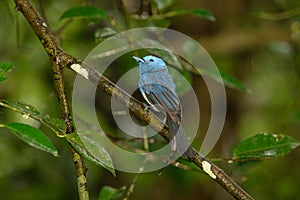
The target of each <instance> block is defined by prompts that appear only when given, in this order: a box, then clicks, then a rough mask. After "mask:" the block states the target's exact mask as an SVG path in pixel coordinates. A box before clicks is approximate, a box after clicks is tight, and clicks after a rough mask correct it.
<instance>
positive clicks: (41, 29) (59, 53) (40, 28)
mask: <svg viewBox="0 0 300 200" xmlns="http://www.w3.org/2000/svg"><path fill="white" fill-rule="evenodd" d="M14 1H15V3H16V6H17V9H18V10H20V11H21V12H22V13H23V15H24V17H25V18H26V19H27V21H28V22H29V24H30V25H31V27H32V29H33V30H34V31H35V33H36V35H37V36H38V38H39V39H40V41H41V43H42V44H43V46H44V49H45V50H46V52H47V53H48V55H49V57H50V60H51V63H52V69H53V77H54V83H55V86H56V90H57V94H58V98H59V103H60V109H61V113H62V118H63V119H64V120H65V122H66V124H67V126H68V130H67V131H68V132H73V131H74V126H73V124H72V119H71V115H70V111H69V109H68V104H67V99H66V96H65V93H64V84H63V76H62V69H63V67H68V68H70V69H72V70H73V71H75V72H76V73H78V74H80V75H81V76H83V77H84V78H85V79H87V80H88V81H90V82H92V83H94V84H95V85H97V87H98V89H100V90H102V91H104V92H105V93H106V94H108V95H110V96H112V97H114V98H116V99H117V100H119V101H120V102H122V103H123V104H124V105H126V106H127V107H128V108H129V109H130V110H131V111H132V112H133V113H135V115H136V116H138V117H139V118H140V119H142V120H143V121H145V122H147V123H150V125H151V126H152V127H153V128H154V129H156V130H158V131H159V134H160V135H161V136H162V137H164V138H165V139H167V140H169V134H168V128H167V127H166V126H165V125H164V124H163V123H162V122H161V121H160V120H159V119H158V118H157V117H156V116H155V115H153V114H152V113H151V112H149V111H148V110H147V109H146V108H145V106H144V105H143V104H142V103H140V102H139V101H137V100H136V99H134V98H132V97H131V96H130V95H129V94H127V93H126V92H125V91H123V90H122V89H121V88H119V87H118V86H116V85H115V84H114V83H112V82H111V81H110V80H108V79H107V78H106V77H104V76H103V75H102V74H100V73H99V72H98V71H96V70H95V69H94V68H92V67H90V66H88V65H86V64H84V63H82V62H81V61H79V60H78V59H76V58H74V57H72V56H70V55H69V54H67V53H65V52H64V51H63V50H62V49H61V48H60V47H59V46H58V45H57V43H56V42H55V38H54V36H53V34H52V33H51V31H50V30H49V28H48V26H47V25H46V24H45V22H44V21H43V19H42V18H41V17H40V16H39V15H38V13H37V12H36V10H35V9H34V8H33V6H32V4H31V3H30V1H29V0H14ZM161 127H163V128H161ZM72 153H73V159H74V161H75V164H76V169H78V173H77V177H78V184H79V187H78V188H79V194H80V197H81V199H84V196H85V195H88V193H87V189H86V179H85V167H84V166H83V164H82V161H81V158H80V157H79V155H78V154H77V153H76V152H75V151H74V150H72ZM193 153H194V157H193V158H191V159H190V160H191V161H192V162H194V163H195V164H196V165H197V166H198V167H199V168H200V169H201V170H202V171H203V172H205V173H206V174H207V175H209V177H210V178H211V179H213V180H214V181H216V182H217V183H218V184H219V185H221V186H222V187H223V188H224V189H225V190H226V191H227V192H228V193H230V194H231V195H232V196H233V197H234V198H236V199H253V198H252V197H251V196H250V195H249V194H247V192H245V191H244V190H243V189H242V188H241V187H240V186H238V185H237V183H236V182H235V181H234V180H233V179H232V178H230V177H229V176H228V175H227V174H226V173H225V172H224V171H223V170H221V169H220V168H219V167H217V166H216V165H215V164H213V163H212V162H210V161H209V160H208V159H206V158H205V157H203V156H202V155H200V154H199V153H198V152H197V151H196V150H194V149H193ZM76 156H78V157H76ZM77 158H78V159H79V160H77ZM79 161H80V162H79ZM77 165H78V166H77ZM80 178H83V179H84V180H83V181H82V180H79V179H80ZM81 183H82V184H83V185H80V184H81ZM81 192H82V194H81Z"/></svg>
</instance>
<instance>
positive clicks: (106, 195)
mask: <svg viewBox="0 0 300 200" xmlns="http://www.w3.org/2000/svg"><path fill="white" fill-rule="evenodd" d="M125 189H126V188H125V186H124V187H121V188H119V189H116V188H113V187H110V186H104V187H102V188H101V191H100V195H99V200H117V199H120V197H121V196H122V195H123V194H124V193H125Z"/></svg>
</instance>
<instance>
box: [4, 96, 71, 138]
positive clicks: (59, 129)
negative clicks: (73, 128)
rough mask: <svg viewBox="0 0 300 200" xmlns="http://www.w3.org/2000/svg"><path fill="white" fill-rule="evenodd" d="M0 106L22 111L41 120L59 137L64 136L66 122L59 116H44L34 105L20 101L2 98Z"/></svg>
mask: <svg viewBox="0 0 300 200" xmlns="http://www.w3.org/2000/svg"><path fill="white" fill-rule="evenodd" d="M0 106H3V107H6V108H9V109H11V110H13V111H15V112H18V113H21V114H22V115H23V117H24V118H28V117H31V118H33V119H35V120H37V121H39V122H40V123H42V124H43V125H45V126H46V127H48V128H49V129H50V130H52V131H53V132H54V133H55V134H56V135H57V136H59V137H62V136H63V135H64V134H65V132H66V124H65V122H64V121H62V120H61V119H58V118H53V117H50V116H48V115H45V116H42V115H41V113H40V112H39V111H38V110H37V109H36V108H35V107H33V106H32V105H29V104H25V103H22V102H19V101H12V100H0Z"/></svg>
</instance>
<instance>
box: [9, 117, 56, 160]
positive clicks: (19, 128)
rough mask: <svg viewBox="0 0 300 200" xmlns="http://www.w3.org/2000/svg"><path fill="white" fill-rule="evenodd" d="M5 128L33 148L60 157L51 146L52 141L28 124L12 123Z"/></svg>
mask: <svg viewBox="0 0 300 200" xmlns="http://www.w3.org/2000/svg"><path fill="white" fill-rule="evenodd" d="M4 127H6V128H8V129H9V130H10V131H12V132H13V133H14V134H15V135H16V136H17V137H18V138H20V139H21V140H23V141H24V142H26V143H27V144H29V145H30V146H32V147H35V148H37V149H40V150H42V151H45V152H48V153H51V154H52V155H53V156H56V157H57V156H58V151H57V150H56V148H55V147H54V146H53V145H52V144H51V142H50V140H49V139H48V138H47V137H46V136H45V135H44V133H43V132H42V131H40V130H39V129H37V128H35V127H32V126H29V125H27V124H22V123H17V122H12V123H8V124H5V125H4Z"/></svg>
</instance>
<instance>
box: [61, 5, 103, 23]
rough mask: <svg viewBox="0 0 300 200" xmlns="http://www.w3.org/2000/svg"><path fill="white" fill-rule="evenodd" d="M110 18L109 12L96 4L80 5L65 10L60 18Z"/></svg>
mask: <svg viewBox="0 0 300 200" xmlns="http://www.w3.org/2000/svg"><path fill="white" fill-rule="evenodd" d="M107 18H108V15H107V13H106V12H105V11H104V10H102V9H99V8H97V7H94V6H80V7H75V8H71V9H69V10H67V11H65V12H64V13H63V14H62V16H61V17H60V19H92V20H105V19H107Z"/></svg>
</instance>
